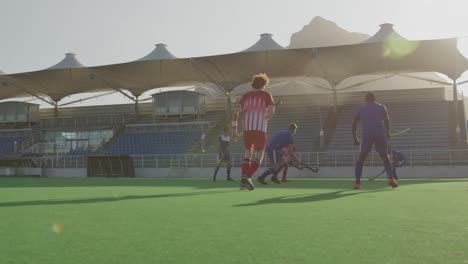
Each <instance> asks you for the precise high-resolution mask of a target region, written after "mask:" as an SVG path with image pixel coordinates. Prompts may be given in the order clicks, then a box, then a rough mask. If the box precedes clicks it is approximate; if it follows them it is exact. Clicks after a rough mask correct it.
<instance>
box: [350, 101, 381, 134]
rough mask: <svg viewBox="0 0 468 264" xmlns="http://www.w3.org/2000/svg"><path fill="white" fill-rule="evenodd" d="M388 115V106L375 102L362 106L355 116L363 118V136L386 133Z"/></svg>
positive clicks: (359, 118) (358, 118)
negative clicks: (385, 124) (385, 122)
mask: <svg viewBox="0 0 468 264" xmlns="http://www.w3.org/2000/svg"><path fill="white" fill-rule="evenodd" d="M387 115H388V112H387V108H386V107H385V106H384V105H383V104H379V103H376V102H373V103H367V104H365V105H363V106H361V107H360V108H359V110H358V111H357V112H356V114H355V115H354V118H355V119H357V120H361V122H362V135H363V136H381V135H386V129H385V126H384V120H385V117H386V116H387Z"/></svg>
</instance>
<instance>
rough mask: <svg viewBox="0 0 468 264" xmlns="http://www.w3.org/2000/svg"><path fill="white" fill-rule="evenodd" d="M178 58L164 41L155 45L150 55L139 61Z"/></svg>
mask: <svg viewBox="0 0 468 264" xmlns="http://www.w3.org/2000/svg"><path fill="white" fill-rule="evenodd" d="M170 59H177V57H176V56H174V55H173V54H172V53H171V52H170V51H169V50H168V49H167V45H166V44H164V43H159V44H156V45H155V48H154V50H153V51H152V52H150V53H149V54H148V55H146V56H144V57H143V58H141V59H138V60H137V61H149V60H170Z"/></svg>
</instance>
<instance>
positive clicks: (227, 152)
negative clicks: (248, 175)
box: [218, 151, 231, 162]
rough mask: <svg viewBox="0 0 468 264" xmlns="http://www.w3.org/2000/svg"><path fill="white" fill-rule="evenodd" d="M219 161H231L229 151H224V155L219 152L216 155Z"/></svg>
mask: <svg viewBox="0 0 468 264" xmlns="http://www.w3.org/2000/svg"><path fill="white" fill-rule="evenodd" d="M219 159H223V160H222V161H224V162H228V161H231V153H230V152H229V151H225V152H224V153H223V152H220V153H218V160H219Z"/></svg>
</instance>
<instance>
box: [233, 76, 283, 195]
mask: <svg viewBox="0 0 468 264" xmlns="http://www.w3.org/2000/svg"><path fill="white" fill-rule="evenodd" d="M269 82H270V79H269V78H268V75H266V74H265V73H261V74H257V75H254V76H253V79H252V83H251V86H252V88H253V91H250V92H247V93H245V94H244V95H243V96H242V98H241V100H240V102H239V106H238V109H237V110H236V111H235V112H234V114H233V116H232V131H233V138H234V139H235V140H236V139H237V138H238V137H239V133H238V132H237V121H238V118H239V113H240V112H243V113H244V119H243V120H242V127H243V129H244V130H243V137H244V147H245V156H244V161H243V162H242V177H241V189H243V188H244V187H245V188H247V189H249V190H253V189H254V188H255V187H254V185H253V183H252V180H251V179H250V178H251V177H252V175H254V174H255V172H256V171H257V169H258V168H259V167H260V164H261V163H262V160H263V155H264V152H265V146H266V140H267V128H268V120H269V119H270V118H271V117H272V116H273V113H274V111H275V102H274V100H273V97H272V96H271V94H270V93H268V92H265V91H264V90H265V87H266V86H267V85H268V83H269ZM254 152H255V159H253V160H252V157H253V154H254Z"/></svg>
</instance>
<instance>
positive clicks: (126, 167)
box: [87, 155, 135, 178]
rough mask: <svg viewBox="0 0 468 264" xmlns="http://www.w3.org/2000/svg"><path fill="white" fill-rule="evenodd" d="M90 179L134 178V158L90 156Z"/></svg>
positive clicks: (88, 171) (88, 168) (88, 169)
mask: <svg viewBox="0 0 468 264" xmlns="http://www.w3.org/2000/svg"><path fill="white" fill-rule="evenodd" d="M87 176H88V177H108V178H133V177H135V167H134V166H133V161H132V158H131V157H130V156H128V155H125V156H88V167H87Z"/></svg>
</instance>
